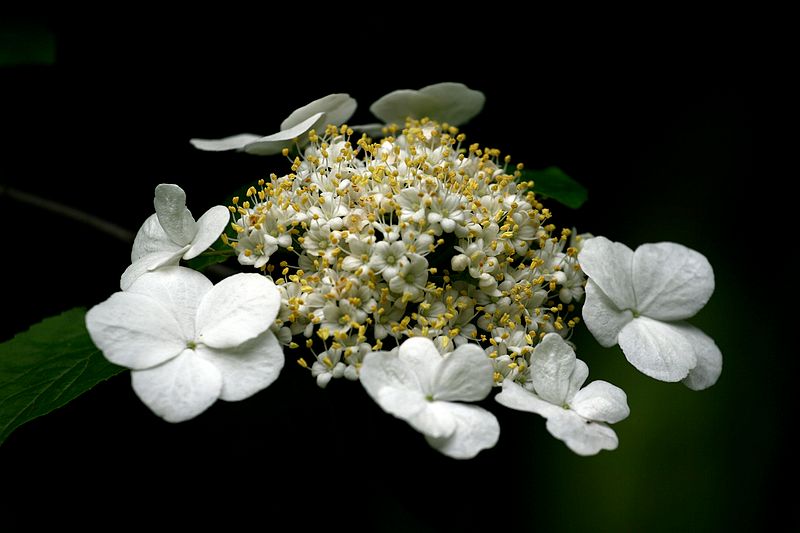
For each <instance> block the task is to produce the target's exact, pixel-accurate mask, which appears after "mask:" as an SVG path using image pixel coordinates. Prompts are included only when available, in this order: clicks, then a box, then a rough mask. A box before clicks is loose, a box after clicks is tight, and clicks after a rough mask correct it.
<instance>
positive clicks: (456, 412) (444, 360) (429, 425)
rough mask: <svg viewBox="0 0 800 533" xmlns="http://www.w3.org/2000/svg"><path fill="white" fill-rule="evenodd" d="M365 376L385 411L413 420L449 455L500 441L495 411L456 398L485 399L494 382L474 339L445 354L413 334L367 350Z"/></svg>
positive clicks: (470, 452)
mask: <svg viewBox="0 0 800 533" xmlns="http://www.w3.org/2000/svg"><path fill="white" fill-rule="evenodd" d="M360 379H361V383H362V384H363V385H364V388H365V389H366V390H367V393H368V394H369V395H370V396H371V397H372V399H373V400H375V401H376V402H377V403H378V405H380V406H381V408H382V409H383V410H384V411H386V412H387V413H389V414H392V415H394V416H396V417H397V418H400V419H403V420H405V421H406V422H408V423H409V424H410V425H411V427H413V428H414V429H416V430H417V431H419V432H420V433H422V434H424V435H425V439H426V440H427V441H428V444H430V445H431V446H433V447H434V448H436V449H437V450H439V451H440V452H442V453H443V454H445V455H447V456H450V457H454V458H456V459H469V458H471V457H474V456H475V455H477V454H478V452H480V451H481V450H484V449H486V448H491V447H493V446H494V445H495V444H496V443H497V439H498V437H499V436H500V425H499V424H498V423H497V419H496V418H495V417H494V415H492V414H491V413H489V412H488V411H486V410H484V409H481V408H480V407H476V406H473V405H464V404H462V403H455V402H459V401H465V402H474V401H479V400H482V399H484V398H485V397H486V396H487V395H488V394H489V391H490V390H491V388H492V365H491V363H490V362H489V359H488V358H487V357H486V354H484V352H483V350H481V349H480V348H479V347H477V346H475V345H474V344H466V345H464V346H461V347H460V348H458V349H457V350H455V351H454V352H452V353H451V354H449V355H448V356H447V357H442V355H440V354H439V351H438V350H437V349H436V347H435V346H434V344H433V341H431V340H430V339H427V338H423V337H412V338H410V339H408V340H406V341H405V342H404V343H403V344H402V345H401V346H400V348H399V349H396V350H393V351H391V352H373V353H370V354H368V355H367V356H366V357H365V358H364V362H363V364H362V366H361V372H360Z"/></svg>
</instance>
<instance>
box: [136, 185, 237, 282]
mask: <svg viewBox="0 0 800 533" xmlns="http://www.w3.org/2000/svg"><path fill="white" fill-rule="evenodd" d="M153 204H154V205H155V208H156V212H155V214H154V215H151V216H150V217H149V218H148V219H147V220H145V221H144V224H142V227H141V228H139V232H138V233H137V234H136V238H135V239H134V241H133V250H131V263H132V264H131V265H130V266H129V267H128V268H127V269H126V270H125V272H124V273H123V274H122V278H121V279H120V286H121V288H122V290H126V289H128V287H130V286H131V284H132V283H133V282H134V281H136V279H137V278H138V277H139V276H141V275H142V274H144V273H146V272H152V271H153V270H156V269H158V268H161V267H163V266H172V265H177V264H178V263H179V262H180V260H181V258H183V259H192V258H193V257H197V256H198V255H200V254H201V253H203V252H204V251H205V250H206V249H207V248H208V247H209V246H211V245H212V244H214V241H216V240H217V239H218V238H219V236H220V235H222V233H223V232H224V231H225V226H226V225H227V224H228V221H229V220H230V212H229V211H228V209H227V208H226V207H224V206H221V205H217V206H214V207H212V208H211V209H209V210H208V211H206V212H205V213H203V216H201V217H200V218H199V219H198V220H197V221H196V222H195V220H194V217H192V213H191V212H189V210H188V209H187V208H186V193H185V192H184V191H183V189H181V188H180V187H178V186H177V185H174V184H171V183H162V184H161V185H158V186H157V187H156V191H155V198H154V200H153Z"/></svg>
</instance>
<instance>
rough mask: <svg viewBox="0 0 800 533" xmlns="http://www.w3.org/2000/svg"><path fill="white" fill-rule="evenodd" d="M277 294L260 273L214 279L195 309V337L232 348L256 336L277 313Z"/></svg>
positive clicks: (213, 345) (212, 345) (219, 346)
mask: <svg viewBox="0 0 800 533" xmlns="http://www.w3.org/2000/svg"><path fill="white" fill-rule="evenodd" d="M280 304H281V294H280V292H279V291H278V289H277V287H275V284H274V283H273V282H272V281H270V280H269V279H267V278H266V277H265V276H263V275H261V274H236V275H233V276H231V277H229V278H225V279H224V280H222V281H220V282H219V283H217V284H216V285H215V286H214V288H213V289H211V290H210V291H209V292H208V293H207V294H206V295H205V297H204V298H203V300H202V301H201V302H200V306H199V307H198V309H197V321H196V324H197V340H198V342H202V343H203V344H206V345H208V346H211V347H213V348H232V347H236V346H239V345H241V344H242V343H244V342H246V341H249V340H251V339H254V338H256V337H257V336H259V335H260V334H261V333H263V332H264V331H266V330H267V329H268V328H269V327H270V326H271V325H272V323H273V322H274V321H275V317H276V316H278V309H279V308H280Z"/></svg>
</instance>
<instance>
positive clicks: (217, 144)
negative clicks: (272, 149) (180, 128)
mask: <svg viewBox="0 0 800 533" xmlns="http://www.w3.org/2000/svg"><path fill="white" fill-rule="evenodd" d="M260 138H261V135H253V134H252V133H240V134H239V135H231V136H230V137H224V138H222V139H190V140H189V142H190V143H192V146H194V147H195V148H197V149H198V150H205V151H206V152H225V151H227V150H243V149H244V147H245V146H247V145H248V144H250V143H251V142H253V141H257V140H258V139H260Z"/></svg>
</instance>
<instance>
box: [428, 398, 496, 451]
mask: <svg viewBox="0 0 800 533" xmlns="http://www.w3.org/2000/svg"><path fill="white" fill-rule="evenodd" d="M447 409H448V411H449V412H450V416H451V417H452V419H453V420H454V421H455V431H454V432H453V433H452V434H451V435H450V436H449V437H441V438H435V437H431V436H426V437H425V440H427V441H428V444H430V445H431V446H433V447H434V448H436V449H437V450H439V451H440V452H442V453H443V454H445V455H447V456H448V457H452V458H454V459H471V458H473V457H475V456H476V455H478V452H480V451H481V450H485V449H488V448H492V447H493V446H494V445H495V444H497V439H498V438H499V437H500V424H499V423H498V422H497V419H496V418H495V417H494V415H493V414H492V413H490V412H489V411H487V410H485V409H481V408H480V407H476V406H474V405H463V404H459V403H449V404H448V405H447Z"/></svg>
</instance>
